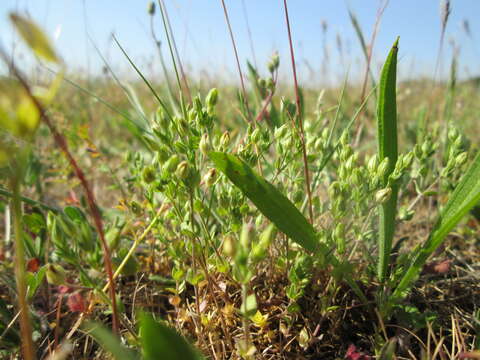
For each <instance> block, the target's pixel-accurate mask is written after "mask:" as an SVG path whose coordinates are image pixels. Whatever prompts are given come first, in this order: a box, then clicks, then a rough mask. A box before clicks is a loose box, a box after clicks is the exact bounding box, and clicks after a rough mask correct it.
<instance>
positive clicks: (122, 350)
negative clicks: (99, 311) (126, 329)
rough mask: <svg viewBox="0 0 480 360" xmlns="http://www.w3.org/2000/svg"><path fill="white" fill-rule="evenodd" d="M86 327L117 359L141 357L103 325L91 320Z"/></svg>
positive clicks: (132, 359) (134, 359)
mask: <svg viewBox="0 0 480 360" xmlns="http://www.w3.org/2000/svg"><path fill="white" fill-rule="evenodd" d="M85 329H86V331H87V332H88V333H89V335H91V336H92V337H93V338H94V339H95V341H96V342H97V343H98V344H99V345H100V346H101V347H102V348H103V349H104V350H105V351H107V352H108V353H110V354H111V355H112V356H113V358H114V359H115V360H137V359H138V358H139V357H138V356H135V354H134V352H133V351H131V350H129V349H127V348H126V347H125V346H123V344H122V343H121V342H120V339H119V338H118V337H116V336H115V335H113V334H112V332H111V331H110V330H108V329H106V328H105V327H103V326H102V325H100V324H96V323H93V322H90V323H87V324H86V325H85Z"/></svg>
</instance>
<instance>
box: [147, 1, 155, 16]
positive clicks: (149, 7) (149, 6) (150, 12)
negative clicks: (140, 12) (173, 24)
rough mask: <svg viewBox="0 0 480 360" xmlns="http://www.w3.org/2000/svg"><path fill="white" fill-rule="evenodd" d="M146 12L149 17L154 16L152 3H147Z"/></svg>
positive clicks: (153, 4)
mask: <svg viewBox="0 0 480 360" xmlns="http://www.w3.org/2000/svg"><path fill="white" fill-rule="evenodd" d="M147 10H148V14H149V15H150V16H153V15H155V3H154V2H153V1H150V2H149V3H148V8H147Z"/></svg>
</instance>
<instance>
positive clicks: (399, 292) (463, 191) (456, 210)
mask: <svg viewBox="0 0 480 360" xmlns="http://www.w3.org/2000/svg"><path fill="white" fill-rule="evenodd" d="M479 201H480V152H479V153H478V154H477V156H476V157H475V160H474V161H473V164H472V165H471V166H470V168H469V169H468V170H467V172H466V173H465V175H464V176H463V177H462V179H461V180H460V183H459V184H458V185H457V187H456V188H455V190H454V191H453V193H452V195H451V196H450V198H449V200H448V202H447V204H446V205H445V207H444V208H443V210H442V212H441V213H440V216H439V218H438V220H437V222H436V224H435V226H434V228H433V230H432V232H431V233H430V235H429V237H428V239H427V241H426V242H425V244H423V246H422V247H420V248H419V249H418V250H417V251H415V252H414V254H413V255H412V261H409V262H408V263H410V264H411V265H410V266H409V268H408V269H407V270H406V272H405V274H404V275H403V277H402V278H401V280H400V283H399V284H398V286H397V287H396V289H395V291H394V292H393V295H392V297H393V299H394V300H398V299H401V298H403V297H404V296H405V295H406V293H407V291H408V289H409V288H410V285H411V283H412V282H413V281H414V280H415V279H416V278H417V276H418V274H419V273H420V271H421V270H422V268H423V265H424V264H425V262H426V261H427V259H428V258H429V257H430V255H431V254H432V253H433V252H434V251H435V250H436V249H437V248H438V247H439V246H440V245H441V244H442V242H443V240H444V239H445V237H446V236H447V235H448V233H450V231H451V230H452V229H453V228H454V227H455V226H456V225H457V224H458V222H459V221H460V220H461V219H462V218H463V217H464V216H465V215H466V214H467V213H468V212H469V210H470V209H472V208H473V207H474V206H475V205H476V204H477V203H478V202H479Z"/></svg>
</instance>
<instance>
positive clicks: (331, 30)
mask: <svg viewBox="0 0 480 360" xmlns="http://www.w3.org/2000/svg"><path fill="white" fill-rule="evenodd" d="M147 3H148V1H146V0H1V1H0V28H1V29H5V30H3V31H2V32H1V33H0V34H1V35H0V38H1V40H2V43H3V44H4V46H6V47H7V48H11V46H12V45H11V44H12V36H14V35H13V32H12V30H11V27H10V25H9V24H8V21H7V15H8V12H9V11H12V10H15V9H16V10H17V11H18V12H20V13H28V14H29V15H30V16H31V17H32V18H33V19H35V20H36V21H37V23H38V24H40V25H41V26H42V27H44V28H45V29H46V31H47V33H48V34H49V35H50V36H51V37H53V38H56V40H55V43H56V47H57V48H58V50H59V52H60V54H61V55H62V57H63V58H64V59H65V60H66V62H67V63H68V64H69V66H70V68H72V69H83V70H85V69H86V68H87V66H88V69H89V71H91V72H96V71H99V69H100V68H101V60H100V59H99V57H98V55H97V54H96V52H95V51H94V50H93V47H92V45H91V44H90V43H89V40H88V39H87V36H86V30H85V29H88V32H89V34H90V35H91V37H92V39H93V41H94V42H95V43H96V44H97V46H98V47H99V49H100V51H102V53H103V54H104V55H105V56H106V57H107V58H108V59H109V61H110V62H111V64H112V65H113V66H114V67H115V68H117V69H123V71H127V70H126V69H128V68H127V65H126V62H125V59H124V58H123V57H122V55H121V54H120V52H119V50H118V48H116V47H115V46H114V45H112V44H111V42H110V41H109V35H110V34H111V33H112V32H115V34H116V36H117V38H118V39H119V41H120V42H121V43H122V45H123V46H124V47H125V48H126V49H127V51H128V52H129V54H131V55H132V57H133V58H134V59H135V61H136V62H137V63H138V64H139V65H140V66H141V67H142V68H144V69H146V71H150V70H151V69H153V70H151V71H153V73H154V74H155V73H160V66H159V63H158V58H157V57H156V56H157V55H156V51H155V48H154V45H153V41H152V39H151V37H150V19H149V15H148V14H147V11H146V8H147ZM165 3H166V5H167V8H168V11H169V16H170V19H171V21H172V27H173V30H174V33H175V37H176V41H177V45H178V48H179V51H180V55H181V57H182V60H183V61H184V62H185V63H187V67H188V68H189V71H190V72H191V73H195V74H200V73H201V71H207V72H208V73H209V74H211V75H219V76H223V77H225V78H228V77H230V76H236V73H235V72H234V71H235V67H234V64H235V63H234V57H233V52H232V47H231V43H230V40H229V37H228V32H227V29H226V25H225V20H224V17H223V10H222V7H221V2H220V0H165ZM439 3H440V2H439V1H438V0H390V2H389V5H388V7H387V8H386V10H385V13H384V16H383V18H382V21H381V25H380V31H379V34H378V37H377V42H376V45H375V49H374V66H375V67H374V68H375V69H376V67H377V66H379V65H380V63H381V61H382V59H383V58H384V57H385V56H386V53H387V52H388V49H389V47H390V46H391V44H392V43H393V41H394V39H395V38H396V36H400V59H401V60H400V70H401V74H402V76H404V77H409V76H410V77H411V76H417V75H418V74H423V75H432V74H433V72H434V66H435V60H436V56H437V51H438V44H439V36H440V15H439V12H440V11H439V8H440V5H439ZM226 4H227V7H228V10H229V15H230V19H231V22H232V27H233V31H234V34H235V37H236V40H237V42H238V49H239V54H240V57H241V61H242V65H243V66H244V64H245V61H246V60H247V59H250V61H253V55H252V51H251V47H250V43H249V37H248V31H247V26H246V18H245V12H244V7H243V4H244V5H245V9H246V12H247V14H248V22H249V24H250V31H251V34H252V38H253V47H254V52H255V58H256V60H257V63H258V64H259V65H261V66H263V65H264V64H265V62H266V61H267V60H268V57H269V55H270V54H271V53H272V52H273V51H275V50H278V51H279V53H280V56H281V65H282V66H281V70H282V74H283V75H284V76H287V75H288V74H289V71H290V68H289V58H288V57H287V54H288V39H287V34H286V27H285V23H284V21H285V20H284V14H283V7H282V6H283V1H281V0H226ZM84 5H85V8H84ZM378 6H379V0H349V1H347V0H345V1H344V0H290V1H289V12H290V19H291V25H292V32H293V38H294V46H295V50H296V56H297V63H298V66H299V68H300V72H301V75H302V80H303V81H307V80H311V79H315V80H319V81H326V82H328V81H329V82H333V81H338V80H339V79H341V78H342V77H343V76H344V73H345V71H346V69H347V68H349V69H350V74H351V76H352V77H354V76H356V75H360V74H363V68H364V61H363V58H362V54H361V48H360V46H359V43H358V40H357V38H356V36H355V32H354V30H353V27H352V25H351V23H350V20H349V17H348V11H347V9H348V7H350V8H351V9H352V10H353V11H354V12H355V14H356V15H357V17H358V19H359V22H360V24H361V26H362V28H363V31H364V32H365V35H366V37H367V39H369V38H370V34H371V31H372V29H373V25H374V23H375V17H376V12H377V8H378ZM84 9H85V13H84ZM84 14H85V15H84ZM478 14H480V1H478V0H453V1H452V14H451V17H450V20H449V23H448V27H447V32H446V37H445V40H446V41H445V46H444V50H443V57H442V58H443V64H444V69H447V67H448V64H449V63H450V61H451V56H452V50H451V49H452V47H451V45H450V42H451V39H453V40H454V41H455V43H456V45H457V46H458V47H459V49H460V58H459V59H460V61H459V66H460V68H459V72H460V74H462V75H463V76H469V75H477V74H478V73H479V72H480V62H479V61H480V59H479V54H480V52H479V51H480V49H478V46H477V43H478V40H479V39H480V32H479V31H480V23H479V22H478V20H477V21H476V17H478ZM476 15H477V16H476ZM464 20H467V21H468V22H469V25H470V29H471V33H472V35H473V39H471V38H469V37H468V36H467V35H466V33H465V31H464V29H463V27H462V21H464ZM322 21H325V22H326V23H327V25H328V28H327V33H326V37H325V44H326V48H327V50H328V54H329V61H328V62H326V61H325V56H324V48H323V46H324V45H323V44H324V37H323V34H322V26H321V23H322ZM155 28H156V31H157V33H158V34H159V36H162V23H161V20H160V17H159V14H158V11H157V14H156V16H155ZM337 34H339V36H340V38H341V39H342V45H343V52H344V56H343V59H342V58H341V57H340V55H339V52H338V49H337V45H336V44H337V43H336V38H337ZM22 51H23V50H22V49H21V48H17V54H20V53H22ZM166 51H167V48H166V47H164V56H165V58H166V59H168V53H167V52H166ZM149 63H151V64H153V65H152V67H151V68H150V67H149V65H148V64H149ZM322 66H323V70H324V71H326V73H325V72H322ZM148 69H150V70H148ZM263 69H264V67H263ZM442 72H443V74H445V73H446V70H443V71H442Z"/></svg>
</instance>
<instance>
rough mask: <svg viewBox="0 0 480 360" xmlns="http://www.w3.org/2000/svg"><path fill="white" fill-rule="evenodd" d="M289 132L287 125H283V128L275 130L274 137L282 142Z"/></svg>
mask: <svg viewBox="0 0 480 360" xmlns="http://www.w3.org/2000/svg"><path fill="white" fill-rule="evenodd" d="M287 132H288V127H287V124H283V125H282V126H280V127H278V128H276V129H275V131H274V135H273V136H274V137H275V140H281V139H283V138H284V137H285V135H287Z"/></svg>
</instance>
